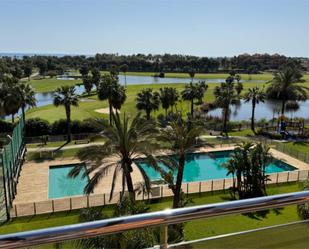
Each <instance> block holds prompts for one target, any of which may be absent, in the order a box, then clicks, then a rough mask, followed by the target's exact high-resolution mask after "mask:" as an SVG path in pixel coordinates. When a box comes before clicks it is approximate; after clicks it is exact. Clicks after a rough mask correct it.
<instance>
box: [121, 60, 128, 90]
mask: <svg viewBox="0 0 309 249" xmlns="http://www.w3.org/2000/svg"><path fill="white" fill-rule="evenodd" d="M120 70H121V72H123V74H124V86H125V87H127V72H128V70H129V66H128V65H127V64H123V65H121V66H120Z"/></svg>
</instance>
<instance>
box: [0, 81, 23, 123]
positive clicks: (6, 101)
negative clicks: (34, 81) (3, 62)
mask: <svg viewBox="0 0 309 249" xmlns="http://www.w3.org/2000/svg"><path fill="white" fill-rule="evenodd" d="M18 87H19V84H18V80H17V79H16V78H9V77H5V78H4V79H3V83H2V86H1V92H2V108H3V111H4V113H5V114H6V115H11V116H12V123H14V115H15V114H16V113H17V112H18V110H19V108H20V107H21V104H22V100H21V98H20V95H18V94H17V93H18V91H19V89H18Z"/></svg>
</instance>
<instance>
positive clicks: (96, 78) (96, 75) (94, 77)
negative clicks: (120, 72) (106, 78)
mask: <svg viewBox="0 0 309 249" xmlns="http://www.w3.org/2000/svg"><path fill="white" fill-rule="evenodd" d="M100 79H101V73H100V71H99V69H97V68H93V69H92V70H91V81H92V83H93V84H94V85H95V86H98V85H99V83H100Z"/></svg>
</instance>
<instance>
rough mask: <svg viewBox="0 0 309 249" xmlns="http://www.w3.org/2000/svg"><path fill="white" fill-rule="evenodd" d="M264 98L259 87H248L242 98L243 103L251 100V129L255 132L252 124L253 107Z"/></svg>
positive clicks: (264, 95)
mask: <svg viewBox="0 0 309 249" xmlns="http://www.w3.org/2000/svg"><path fill="white" fill-rule="evenodd" d="M265 98H266V94H265V93H264V91H263V90H261V89H260V88H259V87H253V88H249V90H248V91H247V92H246V93H245V96H244V100H245V103H248V102H250V101H251V104H252V114H251V130H252V131H253V132H254V133H255V126H254V116H255V107H256V105H257V104H259V103H260V102H264V101H265Z"/></svg>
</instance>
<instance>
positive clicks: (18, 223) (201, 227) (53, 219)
mask: <svg viewBox="0 0 309 249" xmlns="http://www.w3.org/2000/svg"><path fill="white" fill-rule="evenodd" d="M299 189H300V187H299V185H298V184H297V183H289V184H283V185H273V186H269V187H268V194H269V195H273V194H279V193H288V192H293V191H298V190H299ZM191 198H192V201H193V203H192V204H190V205H200V204H207V203H217V202H223V201H227V200H229V194H228V193H227V192H226V193H224V192H222V191H220V192H217V193H215V194H211V193H205V194H202V195H201V197H199V196H198V195H192V196H191ZM171 205H172V202H171V199H169V198H167V199H163V200H162V201H152V203H151V205H150V211H158V210H163V209H166V208H169V207H171ZM112 210H113V207H112V206H107V207H104V208H103V212H104V213H106V214H107V215H110V214H111V212H112ZM296 220H299V217H298V216H297V213H296V206H289V207H285V208H283V209H281V210H280V212H279V213H275V212H274V211H270V212H269V214H268V215H267V216H266V218H261V217H259V218H257V219H254V218H249V217H248V216H245V215H229V216H224V217H217V218H211V219H198V220H195V221H191V222H187V223H186V225H185V238H186V240H193V239H199V238H203V237H209V236H214V235H218V234H223V233H230V232H236V231H243V230H247V229H254V228H258V227H263V226H270V225H275V224H283V223H287V222H292V221H296ZM77 222H78V211H71V212H60V213H54V214H50V215H38V216H34V217H24V218H16V219H13V220H12V221H10V222H7V223H5V224H3V225H1V226H0V233H1V234H4V233H12V232H18V231H26V230H31V229H39V228H44V227H53V226H60V225H68V224H74V223H77Z"/></svg>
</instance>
